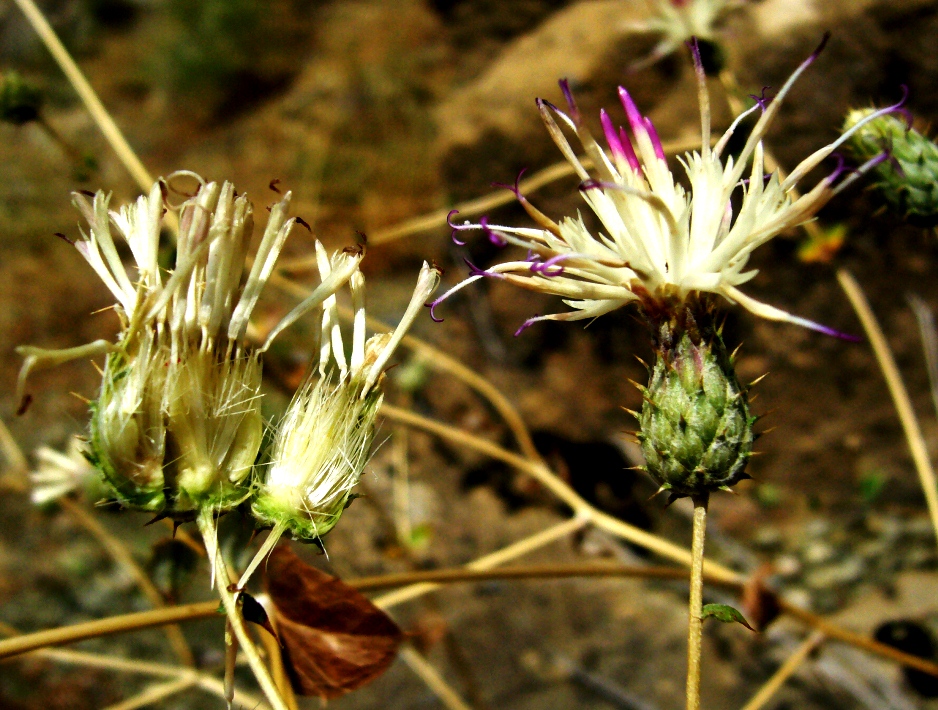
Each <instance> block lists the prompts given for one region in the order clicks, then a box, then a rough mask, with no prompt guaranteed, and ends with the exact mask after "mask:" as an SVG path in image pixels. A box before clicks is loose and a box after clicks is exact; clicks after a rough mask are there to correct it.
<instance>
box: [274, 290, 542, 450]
mask: <svg viewBox="0 0 938 710" xmlns="http://www.w3.org/2000/svg"><path fill="white" fill-rule="evenodd" d="M268 283H270V284H272V285H273V286H275V287H276V288H279V289H280V290H281V291H283V292H285V293H288V294H290V295H291V296H294V297H296V298H306V297H307V296H309V294H310V293H312V290H311V289H309V288H307V287H306V286H303V285H301V284H298V283H296V282H295V281H292V280H291V279H288V278H285V277H283V276H281V275H280V274H277V273H274V274H272V275H271V277H270V281H268ZM339 314H340V315H341V316H342V317H343V318H346V319H347V320H352V311H351V309H349V308H344V307H342V306H340V307H339ZM367 323H368V327H369V328H370V329H371V330H373V331H376V332H379V333H388V332H391V331H392V330H394V329H393V328H392V327H391V326H389V325H387V324H386V323H382V322H381V321H379V320H378V319H377V318H372V317H370V316H369V317H368V319H367ZM401 345H402V346H403V347H405V348H408V349H409V350H410V351H411V352H413V353H415V354H416V355H418V356H419V357H421V358H423V359H424V360H425V361H426V363H427V364H428V365H430V366H431V367H432V368H434V369H435V370H438V371H439V372H446V373H449V374H450V375H452V376H453V377H455V378H456V379H458V380H460V381H461V382H463V383H465V384H466V385H468V386H469V387H470V388H472V389H473V390H475V391H476V392H478V393H479V394H480V395H481V396H482V397H484V398H485V399H486V400H488V402H489V403H490V404H491V405H492V407H493V408H494V409H495V411H496V412H498V414H499V415H500V416H501V417H502V419H504V421H505V424H507V425H508V428H509V429H511V432H512V435H513V436H514V437H515V440H516V441H517V442H518V447H519V448H520V449H521V451H522V452H523V453H524V455H525V456H527V457H528V458H529V459H531V460H533V461H540V454H538V452H537V448H536V447H535V446H534V441H533V439H532V438H531V432H530V431H528V428H527V425H525V423H524V420H523V419H522V418H521V415H520V414H518V410H517V409H515V407H514V406H513V405H512V404H511V402H510V401H509V400H508V398H507V397H505V395H503V394H502V393H501V392H500V391H499V390H498V388H497V387H495V385H493V384H492V383H491V382H489V381H488V380H487V379H486V378H484V377H483V376H482V375H480V374H479V373H477V372H475V371H474V370H472V369H471V368H469V367H466V366H465V365H463V364H462V363H461V362H459V360H457V359H456V358H454V357H451V356H450V355H447V354H446V353H444V352H443V351H442V350H439V349H438V348H435V347H433V346H432V345H430V344H429V343H427V342H425V341H423V340H421V339H420V338H417V337H415V336H413V335H405V336H404V338H403V339H402V340H401Z"/></svg>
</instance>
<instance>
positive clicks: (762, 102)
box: [749, 86, 775, 111]
mask: <svg viewBox="0 0 938 710" xmlns="http://www.w3.org/2000/svg"><path fill="white" fill-rule="evenodd" d="M771 88H772V87H771V86H763V87H762V91H761V92H760V94H759V96H756V95H755V94H749V98H750V99H752V100H753V101H755V102H756V106H758V107H759V108H761V109H762V110H763V111H765V110H766V108H768V106H769V104H770V103H772V99H774V98H775V97H774V96H770V97H769V98H766V97H765V92H766V91H768V90H769V89H771Z"/></svg>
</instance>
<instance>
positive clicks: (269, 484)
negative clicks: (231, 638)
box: [245, 244, 439, 576]
mask: <svg viewBox="0 0 938 710" xmlns="http://www.w3.org/2000/svg"><path fill="white" fill-rule="evenodd" d="M317 251H318V256H319V267H320V273H321V275H322V278H323V280H324V281H325V280H326V279H327V278H328V276H329V274H330V273H331V271H332V270H333V269H334V268H335V261H336V259H337V258H338V257H339V256H340V255H335V256H334V257H333V259H332V260H331V262H330V260H329V259H328V258H327V256H326V254H325V251H324V250H323V249H322V247H321V246H319V245H318V244H317ZM438 283H439V272H438V271H437V270H436V269H433V268H431V267H430V266H428V265H427V264H424V265H423V269H422V270H421V272H420V277H419V279H418V282H417V288H416V290H415V291H414V295H413V297H412V298H411V301H410V304H409V306H408V308H407V310H406V311H405V313H404V316H403V318H402V319H401V322H400V324H399V325H398V327H397V328H396V329H395V330H394V332H393V333H381V334H378V335H375V336H373V337H371V338H369V339H368V340H367V341H366V339H365V309H364V286H365V280H364V277H363V276H362V274H361V272H358V271H357V272H356V273H355V274H353V276H352V277H351V279H350V280H349V284H350V287H351V291H352V302H353V307H354V309H355V318H354V324H353V339H352V350H351V358H350V359H346V354H345V348H344V345H343V342H342V334H341V331H340V329H339V325H338V318H337V310H336V299H335V296H334V295H333V296H330V297H329V298H327V299H325V301H324V302H323V320H322V329H321V331H320V333H321V335H320V344H321V347H320V359H319V368H318V372H314V373H311V376H310V377H309V379H308V380H307V382H306V383H305V384H304V385H303V386H302V387H301V388H300V390H299V391H298V392H297V394H296V395H295V396H294V398H293V401H292V402H291V403H290V406H289V408H288V409H287V413H286V415H285V417H284V419H283V422H282V423H281V425H280V428H279V431H278V433H277V436H276V438H275V441H274V446H273V452H272V456H271V463H270V466H269V468H268V470H267V475H266V478H265V480H264V481H263V483H262V484H261V485H260V488H259V490H258V492H257V496H256V497H255V499H254V503H253V505H252V510H253V512H254V515H255V517H256V518H257V519H258V521H259V522H260V523H261V524H262V525H266V526H271V527H273V532H272V533H271V535H270V536H269V538H268V543H265V547H264V549H263V550H262V552H266V551H267V550H268V549H270V548H272V546H273V544H275V543H276V539H277V538H279V537H280V535H282V534H283V533H284V532H287V531H288V532H289V533H290V534H291V535H292V536H293V537H294V538H296V539H298V540H306V541H313V540H318V539H320V538H321V537H322V536H323V535H325V534H326V533H327V532H329V531H330V530H331V529H332V528H333V527H334V526H335V524H336V523H337V522H338V520H339V516H341V514H342V511H344V510H345V508H346V507H347V506H348V504H349V502H350V501H351V500H352V498H353V495H354V494H353V493H352V490H353V489H354V487H355V486H356V485H357V484H358V481H359V479H360V478H361V475H362V471H363V470H364V468H365V464H367V462H368V459H369V456H370V452H371V444H372V441H373V439H374V434H375V419H376V418H377V414H378V409H379V407H380V406H381V401H382V399H383V397H384V395H383V393H382V389H381V385H382V382H383V379H384V368H385V365H386V364H387V361H388V359H389V358H390V357H391V355H392V353H393V352H394V350H395V348H396V347H397V345H398V343H399V342H400V340H401V339H402V338H403V337H404V333H405V331H406V330H407V329H408V328H409V327H410V325H411V324H412V323H413V321H414V319H415V318H416V316H417V314H418V313H419V312H420V311H421V310H422V308H423V305H424V303H425V302H426V300H427V298H429V296H430V294H431V293H433V291H434V290H435V289H436V286H437V284H438ZM262 556H263V555H262V554H259V555H258V557H257V558H256V559H257V560H260V559H261V557H262ZM251 569H253V568H249V571H248V572H246V573H245V576H247V574H248V573H249V572H250V571H251Z"/></svg>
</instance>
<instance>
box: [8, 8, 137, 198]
mask: <svg viewBox="0 0 938 710" xmlns="http://www.w3.org/2000/svg"><path fill="white" fill-rule="evenodd" d="M14 2H15V3H16V4H17V5H18V6H19V8H20V10H22V11H23V14H24V15H26V19H27V20H29V24H30V25H32V27H33V29H34V30H35V31H36V34H37V35H39V39H41V40H42V43H43V44H45V45H46V49H48V50H49V53H50V54H51V55H52V58H53V59H55V61H56V63H58V65H59V67H60V68H61V69H62V73H63V74H65V77H66V78H67V79H68V80H69V82H70V83H71V85H72V86H73V87H74V89H75V92H76V93H77V94H78V96H79V98H80V99H81V100H82V103H84V104H85V108H86V109H88V113H90V114H91V117H92V118H93V119H94V122H95V123H96V124H97V126H98V128H99V129H100V130H101V133H102V134H103V135H104V138H105V139H106V140H107V142H108V143H109V144H110V146H111V148H112V149H113V150H114V152H115V153H116V154H117V157H118V159H119V160H120V161H121V163H122V164H123V165H124V167H125V168H127V172H129V173H130V175H131V177H132V178H133V179H134V181H135V182H136V183H137V185H138V186H139V187H140V190H141V191H142V192H143V193H144V194H146V193H148V192H149V191H150V187H152V185H153V178H152V177H151V176H150V173H149V171H147V169H146V168H145V167H144V166H143V163H142V162H140V158H138V157H137V154H136V153H134V150H133V148H131V147H130V144H129V143H128V142H127V139H126V138H125V137H124V134H123V133H122V132H121V129H120V128H118V126H117V124H116V123H115V122H114V119H113V118H111V114H109V113H108V111H107V109H106V108H104V104H102V103H101V100H100V99H99V98H98V95H97V94H96V93H95V90H94V89H93V88H92V87H91V84H89V83H88V80H87V79H86V78H85V75H84V74H83V73H82V71H81V69H79V68H78V65H77V64H76V63H75V60H74V59H72V56H71V55H70V54H69V53H68V50H67V49H65V45H63V44H62V42H61V40H59V38H58V36H57V35H56V34H55V30H53V29H52V26H51V25H50V24H49V22H48V21H47V20H46V18H45V16H44V15H43V14H42V10H40V9H39V8H38V7H36V3H34V2H33V0H14Z"/></svg>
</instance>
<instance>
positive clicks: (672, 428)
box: [638, 309, 756, 500]
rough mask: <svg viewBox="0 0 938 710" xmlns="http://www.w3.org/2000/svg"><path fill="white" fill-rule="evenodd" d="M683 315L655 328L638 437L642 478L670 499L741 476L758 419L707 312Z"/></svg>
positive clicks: (731, 482) (698, 492)
mask: <svg viewBox="0 0 938 710" xmlns="http://www.w3.org/2000/svg"><path fill="white" fill-rule="evenodd" d="M681 316H682V318H681V320H683V322H679V320H678V319H677V318H670V319H668V320H665V321H664V322H663V323H661V324H659V325H658V327H657V333H656V341H657V345H656V350H657V358H656V360H655V365H654V368H653V369H652V372H651V378H650V380H649V383H648V387H647V388H643V394H644V403H643V406H642V411H641V415H640V417H639V422H640V424H641V431H640V432H639V435H638V438H639V441H640V442H641V446H642V453H643V454H644V455H645V462H646V467H647V470H648V472H649V473H650V474H651V475H652V477H653V478H654V479H655V481H656V482H657V483H658V484H659V485H660V486H661V489H662V490H664V491H668V492H670V494H671V498H672V500H673V499H675V498H681V497H684V496H702V495H706V494H708V493H710V492H711V491H714V490H716V489H723V490H728V489H729V487H730V486H732V485H734V484H735V483H737V482H739V481H740V480H742V479H743V478H746V477H747V476H746V474H745V473H744V471H745V468H746V462H747V461H748V460H749V457H750V456H751V455H752V444H753V441H754V438H755V437H754V435H753V430H752V426H753V424H754V423H755V421H756V418H755V417H753V416H750V413H749V402H748V398H747V396H746V391H745V390H744V389H743V388H742V387H740V385H739V381H738V380H737V378H736V372H735V370H734V368H733V363H732V359H731V358H730V357H729V355H728V354H727V352H726V348H725V346H724V345H723V339H722V337H721V336H720V333H719V332H718V330H717V329H716V328H714V327H713V325H712V320H711V315H710V313H709V312H706V311H704V312H698V313H695V314H693V315H692V314H691V311H690V309H688V310H686V311H685V312H684V313H683V314H681ZM695 316H696V317H695Z"/></svg>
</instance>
